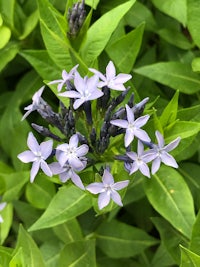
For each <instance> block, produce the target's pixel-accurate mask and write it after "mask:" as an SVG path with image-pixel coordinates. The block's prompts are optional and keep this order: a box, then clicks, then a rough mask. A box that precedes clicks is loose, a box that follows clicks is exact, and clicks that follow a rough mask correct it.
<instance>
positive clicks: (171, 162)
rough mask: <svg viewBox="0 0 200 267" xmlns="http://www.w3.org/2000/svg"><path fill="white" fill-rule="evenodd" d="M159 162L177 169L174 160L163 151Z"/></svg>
mask: <svg viewBox="0 0 200 267" xmlns="http://www.w3.org/2000/svg"><path fill="white" fill-rule="evenodd" d="M161 161H162V162H163V163H164V164H165V165H167V166H171V167H174V168H178V164H177V162H176V160H175V159H174V158H173V157H172V156H171V155H170V154H168V153H167V152H165V151H163V152H162V154H161Z"/></svg>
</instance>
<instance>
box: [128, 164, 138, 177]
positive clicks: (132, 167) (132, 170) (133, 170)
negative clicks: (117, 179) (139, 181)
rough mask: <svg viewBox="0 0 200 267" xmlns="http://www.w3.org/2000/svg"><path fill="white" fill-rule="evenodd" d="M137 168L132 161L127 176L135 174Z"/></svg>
mask: <svg viewBox="0 0 200 267" xmlns="http://www.w3.org/2000/svg"><path fill="white" fill-rule="evenodd" d="M138 168H139V166H138V164H137V162H136V161H134V162H133V163H132V164H131V169H130V173H129V175H131V174H133V173H134V172H136V171H137V170H138Z"/></svg>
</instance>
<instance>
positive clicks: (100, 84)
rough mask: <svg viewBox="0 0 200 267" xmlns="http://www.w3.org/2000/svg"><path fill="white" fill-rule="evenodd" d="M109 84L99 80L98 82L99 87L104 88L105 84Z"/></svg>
mask: <svg viewBox="0 0 200 267" xmlns="http://www.w3.org/2000/svg"><path fill="white" fill-rule="evenodd" d="M106 85H107V82H99V83H98V87H99V88H102V87H104V86H106Z"/></svg>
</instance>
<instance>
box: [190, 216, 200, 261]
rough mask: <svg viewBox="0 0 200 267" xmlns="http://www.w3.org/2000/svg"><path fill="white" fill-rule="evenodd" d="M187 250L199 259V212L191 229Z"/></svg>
mask: <svg viewBox="0 0 200 267" xmlns="http://www.w3.org/2000/svg"><path fill="white" fill-rule="evenodd" d="M189 249H190V250H191V251H192V252H194V253H196V254H198V255H199V257H200V212H198V215H197V218H196V221H195V223H194V225H193V228H192V237H191V240H190V246H189Z"/></svg>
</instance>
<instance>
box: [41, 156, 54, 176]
mask: <svg viewBox="0 0 200 267" xmlns="http://www.w3.org/2000/svg"><path fill="white" fill-rule="evenodd" d="M40 166H41V169H42V170H43V172H44V173H45V174H46V175H47V176H50V177H51V176H52V172H51V169H50V168H49V166H48V164H47V163H46V162H45V161H44V160H42V161H41V165H40Z"/></svg>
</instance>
